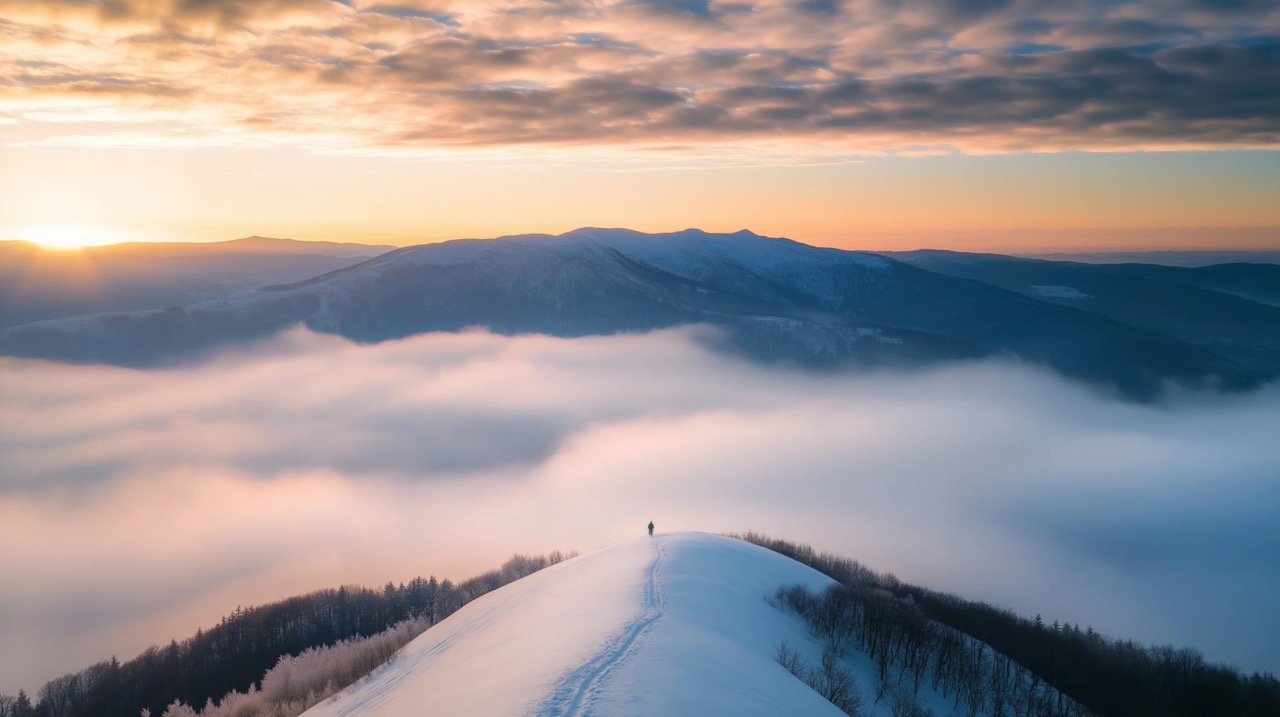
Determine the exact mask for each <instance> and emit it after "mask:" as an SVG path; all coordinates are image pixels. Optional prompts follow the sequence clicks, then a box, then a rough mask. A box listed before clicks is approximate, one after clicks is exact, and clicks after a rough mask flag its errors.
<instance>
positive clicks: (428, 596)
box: [0, 552, 567, 717]
mask: <svg viewBox="0 0 1280 717" xmlns="http://www.w3.org/2000/svg"><path fill="white" fill-rule="evenodd" d="M565 557H567V556H565V555H563V554H561V553H558V552H557V553H552V554H551V555H548V556H535V557H530V556H522V555H516V556H514V557H512V558H511V559H510V560H508V561H507V562H506V563H505V564H503V566H502V567H501V568H499V569H497V570H492V571H490V572H487V573H484V574H482V575H478V576H476V577H474V578H471V579H468V580H466V581H463V582H460V583H456V584H455V583H453V582H451V581H449V580H437V579H436V578H435V577H430V578H426V579H424V578H421V577H419V578H414V579H413V580H411V581H409V582H408V583H401V584H399V585H395V584H392V583H387V585H386V586H385V587H383V588H382V589H381V590H372V589H369V588H363V587H355V586H346V587H341V588H338V589H336V590H321V591H319V592H314V593H309V594H307V595H300V596H297V597H291V598H288V599H285V600H281V601H279V602H274V603H270V604H267V605H261V606H257V607H251V608H237V609H236V610H235V612H233V613H232V614H231V615H228V616H227V617H224V618H223V619H222V621H221V622H220V623H219V624H218V625H217V626H216V627H213V628H211V629H209V630H200V631H198V632H197V633H196V634H195V635H194V636H193V637H190V638H187V639H186V640H183V641H181V642H179V641H176V640H175V641H172V642H170V643H169V644H168V645H167V646H165V647H152V648H149V649H148V650H146V651H145V652H143V653H142V654H141V655H139V656H138V657H136V658H134V659H132V660H129V661H127V662H121V661H119V660H118V659H116V658H114V657H113V658H111V659H110V660H107V661H103V662H99V663H98V664H96V665H93V666H92V667H89V668H87V669H85V670H81V671H80V672H76V673H73V674H69V675H65V676H63V677H59V678H57V679H55V680H52V681H50V682H49V683H48V684H46V685H45V686H44V687H42V688H40V690H39V692H38V695H37V699H35V700H32V699H31V698H30V697H28V696H27V695H26V693H25V692H22V693H19V695H18V696H17V697H5V696H0V717H138V715H139V714H140V713H141V712H142V710H143V709H147V710H150V713H151V714H153V715H159V714H162V713H163V712H164V711H165V708H166V706H167V705H169V704H171V703H173V702H174V701H175V700H177V701H180V702H183V703H186V704H189V705H203V704H205V703H206V701H208V700H209V699H214V700H218V699H220V698H222V697H223V695H225V694H227V693H228V692H231V691H232V690H240V691H244V690H246V689H247V688H248V687H249V686H250V685H252V684H254V683H255V682H257V681H258V680H260V679H261V678H262V676H263V675H264V674H265V673H266V672H267V670H269V669H270V668H271V667H272V666H273V665H275V664H276V662H277V661H279V660H280V658H282V657H285V656H289V655H297V654H298V653H300V652H302V651H303V650H305V649H307V648H309V647H315V646H318V645H330V644H333V643H335V642H338V641H340V640H345V639H348V638H352V637H367V636H369V635H373V634H376V633H379V632H382V631H383V630H386V629H387V628H389V627H391V626H392V625H395V624H396V623H399V622H401V621H403V620H407V619H412V618H422V619H425V620H426V621H427V622H429V623H435V622H437V621H439V620H442V619H444V618H445V617H447V616H449V615H450V614H452V613H453V612H455V611H456V610H457V609H458V608H460V607H462V606H463V605H465V604H467V603H468V602H470V601H472V600H474V599H475V598H477V597H480V596H481V595H484V594H485V593H488V592H490V591H492V590H495V589H497V588H499V587H502V586H503V585H506V584H507V583H510V582H512V581H515V580H518V579H520V578H522V577H524V576H526V575H529V574H531V573H534V572H536V571H538V570H541V569H542V568H545V567H547V566H548V565H553V564H555V563H558V562H560V561H561V560H563V559H564V558H565Z"/></svg>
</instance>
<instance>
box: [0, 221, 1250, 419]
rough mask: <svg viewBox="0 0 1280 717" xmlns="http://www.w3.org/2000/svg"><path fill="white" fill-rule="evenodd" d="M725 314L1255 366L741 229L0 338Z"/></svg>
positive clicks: (755, 322)
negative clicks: (732, 231) (728, 232)
mask: <svg viewBox="0 0 1280 717" xmlns="http://www.w3.org/2000/svg"><path fill="white" fill-rule="evenodd" d="M689 323H707V324H712V325H716V326H719V327H721V328H722V329H723V330H724V335H725V336H726V341H725V345H724V348H729V349H732V350H735V351H738V352H742V353H746V354H748V355H750V356H752V357H754V358H756V359H759V360H765V361H786V362H790V363H797V364H802V365H809V366H825V367H830V366H840V365H848V364H854V365H861V366H868V365H886V364H888V365H904V364H920V363H925V362H931V361H937V360H945V359H954V358H965V357H980V356H989V355H1011V356H1016V357H1019V358H1021V359H1023V360H1027V361H1031V362H1035V363H1041V364H1047V365H1049V366H1052V367H1054V368H1056V369H1058V370H1059V371H1061V372H1063V373H1065V374H1067V375H1071V376H1076V377H1080V378H1085V379H1088V380H1093V381H1099V382H1103V383H1107V384H1110V385H1114V386H1117V387H1119V388H1121V389H1122V390H1124V391H1126V392H1128V393H1130V394H1134V395H1149V394H1151V393H1153V392H1154V391H1156V390H1157V389H1158V388H1159V387H1160V386H1161V385H1162V384H1163V383H1164V382H1166V381H1177V382H1185V383H1212V384H1218V385H1225V386H1249V385H1253V384H1254V383H1256V382H1257V381H1258V380H1259V378H1260V377H1259V376H1258V375H1257V374H1255V373H1253V372H1250V371H1248V370H1246V369H1241V368H1239V367H1238V366H1237V365H1236V364H1235V363H1233V362H1232V361H1230V360H1228V359H1226V358H1223V357H1222V356H1221V355H1220V354H1218V353H1215V352H1214V351H1212V350H1210V349H1208V348H1205V347H1204V346H1200V345H1198V344H1196V343H1194V342H1190V341H1183V340H1178V339H1175V338H1173V337H1171V336H1168V335H1166V334H1163V333H1159V332H1156V331H1153V330H1150V329H1146V328H1141V327H1137V326H1132V325H1129V324H1126V323H1122V322H1120V321H1117V320H1115V319H1112V318H1108V317H1105V316H1101V315H1099V314H1096V313H1092V312H1089V311H1086V310H1082V309H1079V308H1076V307H1073V306H1062V305H1057V304H1055V303H1053V302H1051V301H1048V300H1045V299H1044V298H1043V297H1036V296H1028V295H1024V294H1021V293H1018V292H1015V291H1010V290H1008V289H1004V288H1000V287H996V286H992V285H990V284H987V283H982V282H977V281H972V280H968V279H965V278H960V277H953V276H945V275H943V274H940V273H936V272H933V271H929V270H926V269H922V268H919V267H915V266H911V265H909V264H907V263H904V262H900V261H897V260H894V259H891V258H886V257H883V256H878V255H874V254H868V253H862V252H850V251H840V250H835V249H824V248H818V247H812V246H808V245H804V244H800V243H797V242H794V241H790V240H787V239H775V238H768V237H762V236H758V235H756V234H752V233H751V232H746V231H743V232H738V233H734V234H709V233H706V232H702V231H699V230H693V229H690V230H685V231H682V232H675V233H669V234H641V233H639V232H633V231H628V230H622V229H579V230H576V231H572V232H569V233H567V234H563V235H560V236H548V235H525V236H514V237H504V238H500V239H491V240H459V241H453V242H445V243H442V244H428V245H422V246H416V247H409V248H405V249H401V250H397V251H393V252H389V253H387V254H384V255H381V256H378V257H375V258H373V259H371V260H369V261H366V262H363V263H361V264H358V265H355V266H352V267H349V268H346V269H341V270H338V271H334V272H331V273H328V274H324V275H321V276H318V277H315V278H313V279H308V280H306V281H303V282H300V283H295V284H289V285H282V286H272V287H266V288H262V289H258V290H253V291H246V292H241V293H238V294H233V295H231V296H228V297H225V298H221V299H215V300H210V301H204V302H199V303H194V304H189V305H187V306H185V307H182V308H171V309H166V310H159V311H148V312H136V313H132V314H112V315H97V316H86V317H77V318H71V319H62V320H56V321H48V322H40V323H35V324H29V325H25V326H20V327H14V328H10V329H6V330H0V354H8V355H16V356H29V357H39V358H51V359H57V360H71V361H106V362H113V363H121V364H131V365H148V364H156V363H163V362H167V361H172V360H175V359H180V358H182V357H185V356H191V355H194V354H198V353H199V352H201V351H206V350H209V349H212V348H217V347H221V346H224V345H227V344H233V343H236V342H244V341H248V340H253V339H258V338H262V337H264V336H269V335H271V334H273V333H275V332H278V331H281V330H283V329H285V328H288V327H290V326H294V325H297V324H304V325H306V326H308V327H310V328H312V329H314V330H317V331H323V332H330V333H336V334H340V335H342V336H346V337H349V338H352V339H355V340H360V341H380V340H385V339H392V338H399V337H403V336H408V335H412V334H416V333H421V332H427V331H457V330H461V329H464V328H468V327H476V326H483V327H487V328H489V329H490V330H492V331H495V332H499V333H510V334H514V333H544V334H552V335H557V336H581V335H589V334H609V333H615V332H620V331H645V330H650V329H657V328H665V327H670V326H675V325H679V324H689Z"/></svg>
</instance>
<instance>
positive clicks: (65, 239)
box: [15, 224, 127, 251]
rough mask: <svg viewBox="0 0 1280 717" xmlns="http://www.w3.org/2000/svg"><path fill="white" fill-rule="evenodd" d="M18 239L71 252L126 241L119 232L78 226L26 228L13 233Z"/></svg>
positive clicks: (58, 225)
mask: <svg viewBox="0 0 1280 717" xmlns="http://www.w3.org/2000/svg"><path fill="white" fill-rule="evenodd" d="M15 234H16V235H17V237H18V238H19V239H23V240H26V241H29V242H32V243H34V244H39V245H40V246H42V247H45V248H47V249H60V250H63V251H72V250H75V249H83V248H85V247H90V246H102V245H104V244H115V243H117V242H121V241H126V240H127V238H126V237H123V236H121V233H120V232H117V231H113V230H111V229H105V228H102V227H92V226H85V225H80V224H43V225H40V226H33V227H26V228H24V229H20V230H18V231H17V232H15Z"/></svg>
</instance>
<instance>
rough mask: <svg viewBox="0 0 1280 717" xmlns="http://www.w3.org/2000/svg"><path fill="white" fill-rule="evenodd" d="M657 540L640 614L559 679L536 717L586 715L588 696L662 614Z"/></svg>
mask: <svg viewBox="0 0 1280 717" xmlns="http://www.w3.org/2000/svg"><path fill="white" fill-rule="evenodd" d="M661 540H662V539H661V538H657V539H655V543H656V545H655V549H654V552H655V554H654V556H653V560H652V561H651V562H650V563H649V567H648V568H646V569H645V580H644V613H643V614H642V615H641V616H640V617H638V618H636V619H635V620H633V621H632V622H631V623H630V624H628V625H627V626H626V627H625V628H623V629H622V631H621V632H620V633H618V634H617V635H615V636H614V637H612V638H610V639H609V640H608V641H606V642H605V644H604V647H603V648H601V650H600V652H598V653H597V654H596V655H595V656H594V657H592V658H591V659H590V660H587V662H586V663H585V664H584V665H582V666H581V667H579V668H578V669H576V670H573V671H572V672H570V673H569V674H567V675H565V676H564V677H563V678H561V679H560V682H559V684H557V685H556V687H555V689H554V690H552V692H551V695H550V696H549V697H548V698H547V699H546V700H545V701H543V703H542V705H541V706H539V707H538V709H537V711H536V712H535V713H534V714H535V715H538V717H581V716H584V715H586V714H587V708H588V707H589V706H590V702H591V697H592V695H593V694H594V693H595V690H596V688H597V687H599V686H600V684H601V683H602V682H604V680H605V679H606V678H607V677H608V676H609V672H610V671H611V670H613V668H614V667H615V666H617V665H618V663H620V662H622V660H624V659H625V658H626V657H627V655H629V654H630V653H631V648H632V646H634V645H635V644H636V641H637V640H639V639H640V637H641V636H642V635H644V633H645V632H646V631H648V629H649V628H650V627H652V626H653V624H654V623H655V622H657V621H658V620H659V618H661V617H662V616H663V614H664V613H665V612H666V608H667V605H666V600H665V599H664V598H663V595H662V577H661V570H662V558H663V555H664V553H665V551H664V550H663V547H662V542H661Z"/></svg>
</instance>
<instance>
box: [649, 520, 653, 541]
mask: <svg viewBox="0 0 1280 717" xmlns="http://www.w3.org/2000/svg"><path fill="white" fill-rule="evenodd" d="M649 535H650V537H652V536H653V521H652V520H651V521H649Z"/></svg>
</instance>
